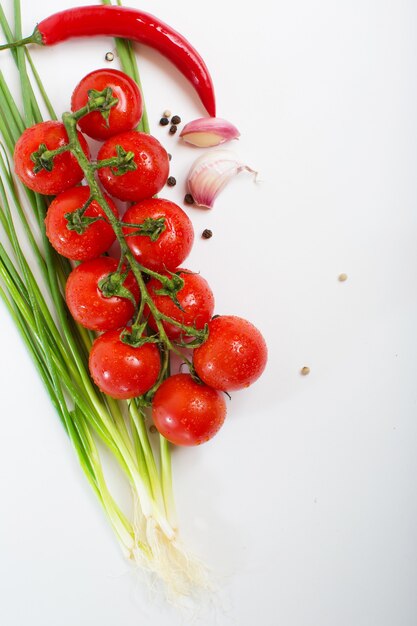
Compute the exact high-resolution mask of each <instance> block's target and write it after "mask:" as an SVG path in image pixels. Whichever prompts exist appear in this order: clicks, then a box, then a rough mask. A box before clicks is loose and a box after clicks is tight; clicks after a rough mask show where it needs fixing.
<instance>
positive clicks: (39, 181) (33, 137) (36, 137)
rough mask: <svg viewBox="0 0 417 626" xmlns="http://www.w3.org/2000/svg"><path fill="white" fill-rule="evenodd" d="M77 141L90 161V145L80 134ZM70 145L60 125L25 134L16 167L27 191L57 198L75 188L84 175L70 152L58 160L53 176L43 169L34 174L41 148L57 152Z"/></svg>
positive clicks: (16, 155)
mask: <svg viewBox="0 0 417 626" xmlns="http://www.w3.org/2000/svg"><path fill="white" fill-rule="evenodd" d="M78 139H79V141H80V144H81V147H82V149H83V150H84V153H85V154H86V155H87V157H90V151H89V149H88V146H87V142H86V140H85V139H84V137H83V135H82V134H81V133H78ZM67 143H68V135H67V131H66V130H65V126H64V125H63V124H61V122H53V121H49V122H41V123H40V124H35V126H31V127H30V128H27V129H26V130H25V131H24V132H23V134H22V135H21V136H20V137H19V139H18V140H17V142H16V146H15V149H14V164H15V172H16V174H17V175H18V177H19V178H20V180H21V181H22V182H23V183H24V184H25V185H26V187H29V189H32V191H36V192H37V193H42V194H45V195H48V196H54V195H55V194H57V193H61V191H64V190H65V189H69V188H70V187H74V185H76V184H77V183H79V182H80V181H81V180H82V179H83V178H84V173H83V171H82V169H81V168H80V166H79V165H78V162H77V159H76V158H75V156H73V154H71V152H63V153H62V154H58V155H57V156H55V157H54V158H53V161H52V170H51V171H50V172H48V171H47V170H46V169H40V171H38V172H37V173H35V171H34V169H35V168H36V164H35V163H34V161H33V157H32V155H33V154H34V153H36V152H39V150H40V147H41V146H42V145H44V146H45V147H46V148H47V150H56V149H57V148H61V147H62V146H64V145H65V144H67ZM31 157H32V158H31Z"/></svg>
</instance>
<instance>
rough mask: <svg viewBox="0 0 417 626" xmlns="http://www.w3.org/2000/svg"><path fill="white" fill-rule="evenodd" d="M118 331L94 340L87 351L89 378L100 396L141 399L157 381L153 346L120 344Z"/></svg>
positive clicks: (158, 360)
mask: <svg viewBox="0 0 417 626" xmlns="http://www.w3.org/2000/svg"><path fill="white" fill-rule="evenodd" d="M121 332H122V330H121V329H119V330H110V331H108V332H106V333H104V334H103V335H100V337H99V338H98V339H96V340H95V342H94V343H93V346H92V348H91V351H90V359H89V367H90V373H91V376H92V378H93V380H94V382H95V383H96V385H97V387H98V388H99V389H100V391H102V392H103V393H106V394H107V395H109V396H111V397H112V398H116V399H117V400H127V399H129V398H135V397H137V396H141V395H143V394H144V393H146V392H147V391H149V389H151V387H153V385H154V384H155V383H156V381H157V380H158V376H159V370H160V369H161V358H160V356H159V350H158V348H157V347H156V345H155V344H154V343H145V344H144V345H143V346H140V347H139V348H134V347H133V346H129V345H127V344H125V343H123V342H122V340H121V339H120V334H121Z"/></svg>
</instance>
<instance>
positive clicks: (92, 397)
mask: <svg viewBox="0 0 417 626" xmlns="http://www.w3.org/2000/svg"><path fill="white" fill-rule="evenodd" d="M102 2H103V4H110V2H109V1H108V0H102ZM118 4H120V2H118ZM13 6H14V19H15V28H14V31H15V32H13V30H12V28H11V27H10V25H9V23H8V21H7V19H6V17H5V14H4V12H3V9H2V8H1V6H0V27H1V29H2V31H3V33H4V36H5V37H6V39H7V40H8V41H12V40H14V39H15V38H20V36H21V10H20V2H19V0H14V2H13ZM116 46H117V50H118V54H119V59H120V62H121V66H122V69H123V70H124V71H125V72H126V73H127V74H129V75H130V76H131V77H132V78H134V79H135V80H136V81H137V82H138V84H139V85H140V79H139V72H138V68H137V63H136V57H135V53H134V49H133V46H132V44H131V42H128V41H124V40H117V42H116ZM3 54H4V53H3ZM10 54H12V55H13V58H14V61H15V63H16V68H17V72H18V75H19V78H20V87H21V96H22V102H23V111H21V110H20V109H19V107H18V105H17V104H16V97H15V96H14V95H13V94H12V93H11V91H10V90H9V87H8V85H7V84H6V82H5V79H4V76H3V75H2V73H1V72H0V109H1V111H2V115H1V116H0V137H1V145H0V225H1V230H2V231H3V235H2V239H3V240H4V242H7V246H6V245H3V244H2V243H0V298H1V299H2V301H3V303H4V306H5V309H6V310H7V311H8V312H9V314H10V316H11V318H12V320H13V321H14V323H15V324H16V327H17V329H18V330H19V332H20V334H21V337H22V340H23V341H24V343H25V345H26V347H27V349H28V351H29V353H30V355H31V357H32V359H33V362H34V365H35V367H36V369H37V371H38V373H39V375H40V377H41V379H42V380H43V383H44V385H45V389H46V392H47V393H48V395H49V397H50V399H51V402H52V403H53V405H54V407H55V409H56V411H57V413H58V416H59V418H60V420H61V422H62V424H63V426H64V428H65V430H66V432H67V434H68V436H69V439H70V441H71V443H72V445H73V447H74V450H75V452H76V454H77V457H78V460H79V462H80V466H81V467H82V469H83V471H84V473H85V476H86V478H87V480H88V481H89V483H90V485H91V486H92V488H93V490H94V492H95V493H96V495H97V497H98V499H99V501H100V503H101V505H102V507H103V510H104V513H105V515H106V517H107V519H108V521H109V523H110V525H111V526H112V528H113V530H114V533H115V535H116V537H117V539H118V541H119V543H120V546H121V548H122V550H123V553H124V554H125V555H126V556H127V557H128V558H129V559H131V560H133V561H134V562H136V563H137V564H139V565H145V566H146V568H147V569H148V570H150V571H152V572H154V573H155V574H156V575H157V576H158V577H159V578H161V579H162V580H163V581H164V582H165V583H166V585H167V590H168V591H169V592H170V593H174V594H181V595H184V594H185V595H187V594H188V593H189V592H190V591H191V590H192V588H193V586H194V585H195V584H196V583H199V584H201V583H204V582H205V577H204V573H203V572H202V569H201V566H200V564H199V563H197V562H195V561H194V560H193V559H192V558H190V556H189V555H188V554H186V552H185V551H184V549H183V547H182V546H181V543H180V541H179V539H178V536H177V531H176V516H175V507H174V501H173V493H172V477H171V459H170V449H169V444H168V442H167V441H166V440H165V439H164V438H163V437H160V450H159V463H158V462H157V459H156V457H155V453H154V450H153V449H152V446H151V443H150V440H149V436H148V429H147V426H146V421H145V413H144V409H143V408H142V407H141V406H140V405H139V403H138V402H136V401H135V400H133V401H131V402H129V403H127V402H118V401H115V400H112V399H111V398H108V397H106V396H104V395H103V394H101V393H100V392H99V391H98V389H97V388H96V387H95V386H94V385H93V383H92V381H91V379H90V375H89V371H88V351H89V348H90V347H91V343H92V340H93V338H94V337H93V335H92V334H91V333H89V332H87V331H86V330H85V329H82V328H81V327H79V326H77V325H76V324H75V322H73V321H72V320H70V316H69V315H68V313H67V309H66V304H65V299H64V297H63V289H64V286H65V280H66V277H67V276H68V273H69V271H70V270H71V266H70V264H69V262H68V261H66V260H65V259H62V258H61V257H59V255H57V254H56V253H55V251H54V250H53V249H52V248H51V246H50V244H49V241H48V239H47V237H46V234H45V230H44V217H45V214H46V211H47V209H48V199H47V198H45V197H44V196H41V195H38V194H35V193H33V192H32V191H30V190H28V189H26V188H24V187H23V186H22V185H21V184H20V182H18V181H17V180H16V179H15V177H14V175H13V172H12V168H11V166H10V158H11V155H12V153H13V149H14V145H15V144H16V141H17V140H18V138H19V136H20V135H21V133H22V132H23V130H24V129H25V128H27V127H29V126H31V125H32V124H34V123H38V122H41V121H42V114H41V107H45V108H46V110H47V111H48V114H49V116H50V117H51V118H52V119H57V116H56V113H55V112H54V109H53V106H52V104H51V102H50V100H49V98H48V96H47V93H46V91H45V89H44V86H43V85H42V82H41V78H40V76H39V74H38V72H37V70H36V68H35V65H34V63H33V61H32V59H31V57H30V54H29V52H28V51H27V50H24V49H23V48H18V49H14V50H11V51H10ZM33 84H35V85H36V87H37V90H38V92H39V93H40V96H41V101H38V100H37V98H36V95H35V91H34V88H33ZM139 130H141V131H143V132H149V123H148V118H147V115H146V112H145V113H144V116H143V118H142V121H141V123H140V125H139ZM30 214H32V215H34V216H35V220H31V219H28V217H27V215H30ZM32 222H34V223H32ZM17 224H19V228H16V226H17ZM18 232H22V233H23V234H22V235H18V234H17V233H18ZM39 241H40V242H41V243H38V242H39ZM27 243H28V244H29V247H30V250H31V256H30V258H28V257H27V256H25V253H24V252H23V250H24V249H25V248H26V244H27ZM6 247H7V249H6ZM33 260H34V261H35V263H36V264H37V266H38V268H39V270H40V273H41V277H42V280H41V282H40V283H39V280H38V279H36V278H35V276H34V273H33V272H32V269H31V268H32V264H33ZM50 303H51V304H50ZM50 307H52V308H50ZM97 438H98V439H100V440H101V441H102V442H103V443H104V444H105V446H107V448H108V449H109V450H110V452H111V453H112V454H113V456H114V458H115V460H116V461H117V462H118V464H119V466H120V468H121V471H122V472H123V475H124V477H125V480H126V481H127V483H128V485H129V486H130V488H131V491H132V495H133V504H134V507H133V509H134V512H133V515H131V516H130V517H129V516H128V515H127V514H126V513H124V512H123V511H122V510H121V508H120V507H119V505H118V504H117V501H116V499H115V497H114V495H113V494H112V492H111V491H110V489H109V487H108V485H107V483H106V480H105V476H104V471H103V466H102V462H101V458H100V453H99V451H98V447H97V444H96V440H97Z"/></svg>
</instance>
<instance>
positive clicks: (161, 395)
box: [152, 374, 226, 446]
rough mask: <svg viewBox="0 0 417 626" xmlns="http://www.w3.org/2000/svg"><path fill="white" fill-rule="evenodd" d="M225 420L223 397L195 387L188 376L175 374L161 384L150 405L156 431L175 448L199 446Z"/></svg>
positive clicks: (210, 389)
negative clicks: (176, 446)
mask: <svg viewBox="0 0 417 626" xmlns="http://www.w3.org/2000/svg"><path fill="white" fill-rule="evenodd" d="M225 417H226V402H225V399H224V397H223V394H222V393H220V392H219V391H216V390H215V389H212V388H211V387H207V385H202V384H199V383H196V382H195V381H194V380H193V379H192V378H191V376H190V374H176V375H175V376H170V377H169V378H167V379H166V380H164V382H163V383H162V385H161V386H160V387H159V389H158V391H157V392H156V394H155V396H154V399H153V402H152V418H153V421H154V423H155V426H156V428H157V429H158V430H159V432H160V433H161V435H163V436H164V437H165V439H168V441H171V443H175V444H176V445H178V446H198V445H199V444H201V443H204V442H205V441H208V440H209V439H211V438H212V437H214V435H215V434H216V433H217V431H218V430H219V428H220V427H221V426H222V424H223V422H224V420H225Z"/></svg>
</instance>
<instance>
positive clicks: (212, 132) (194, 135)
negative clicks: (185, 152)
mask: <svg viewBox="0 0 417 626" xmlns="http://www.w3.org/2000/svg"><path fill="white" fill-rule="evenodd" d="M239 136H240V133H239V131H238V129H237V128H236V126H233V124H231V123H230V122H228V121H227V120H222V119H221V118H220V117H200V118H199V119H197V120H193V121H192V122H188V124H186V125H185V126H184V128H183V129H182V131H181V134H180V137H182V139H184V141H186V142H187V143H191V144H192V145H193V146H197V147H199V148H210V147H211V146H218V145H219V144H221V143H224V142H225V141H230V140H231V139H237V138H238V137H239Z"/></svg>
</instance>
